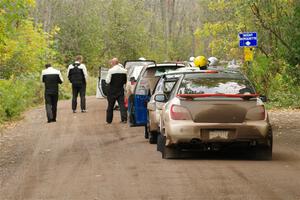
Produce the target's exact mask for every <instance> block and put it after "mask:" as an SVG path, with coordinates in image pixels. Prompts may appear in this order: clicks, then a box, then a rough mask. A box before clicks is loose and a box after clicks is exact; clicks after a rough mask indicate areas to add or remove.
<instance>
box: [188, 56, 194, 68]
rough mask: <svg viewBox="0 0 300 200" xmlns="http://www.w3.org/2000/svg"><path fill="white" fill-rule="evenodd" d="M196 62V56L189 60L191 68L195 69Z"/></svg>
mask: <svg viewBox="0 0 300 200" xmlns="http://www.w3.org/2000/svg"><path fill="white" fill-rule="evenodd" d="M194 60H195V57H194V56H191V57H190V58H189V64H190V66H191V67H195V64H194Z"/></svg>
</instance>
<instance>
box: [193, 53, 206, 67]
mask: <svg viewBox="0 0 300 200" xmlns="http://www.w3.org/2000/svg"><path fill="white" fill-rule="evenodd" d="M194 64H195V66H196V67H199V68H200V69H207V65H208V61H207V59H206V58H205V57H204V56H198V57H196V58H195V60H194Z"/></svg>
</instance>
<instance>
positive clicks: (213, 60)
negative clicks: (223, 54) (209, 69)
mask: <svg viewBox="0 0 300 200" xmlns="http://www.w3.org/2000/svg"><path fill="white" fill-rule="evenodd" d="M207 60H208V62H209V66H218V65H219V60H218V58H216V57H209V58H208V59H207Z"/></svg>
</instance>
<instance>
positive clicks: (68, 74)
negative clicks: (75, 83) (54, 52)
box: [67, 65, 72, 83]
mask: <svg viewBox="0 0 300 200" xmlns="http://www.w3.org/2000/svg"><path fill="white" fill-rule="evenodd" d="M71 66H72V65H69V67H68V71H67V77H68V79H69V81H70V82H71V83H72V81H71V79H70V78H71V77H70V70H71Z"/></svg>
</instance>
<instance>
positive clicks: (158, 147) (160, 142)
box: [156, 133, 166, 152]
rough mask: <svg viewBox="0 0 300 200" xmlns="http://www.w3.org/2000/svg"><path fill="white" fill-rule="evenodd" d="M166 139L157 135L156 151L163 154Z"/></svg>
mask: <svg viewBox="0 0 300 200" xmlns="http://www.w3.org/2000/svg"><path fill="white" fill-rule="evenodd" d="M165 143H166V142H165V141H164V138H163V136H162V134H160V133H159V134H158V135H157V143H156V150H157V151H160V152H162V151H163V146H164V145H165Z"/></svg>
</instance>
